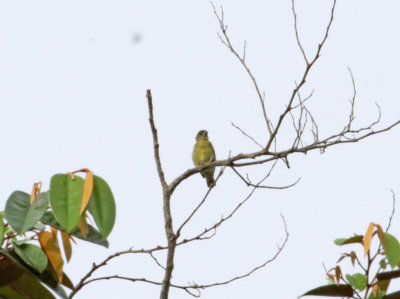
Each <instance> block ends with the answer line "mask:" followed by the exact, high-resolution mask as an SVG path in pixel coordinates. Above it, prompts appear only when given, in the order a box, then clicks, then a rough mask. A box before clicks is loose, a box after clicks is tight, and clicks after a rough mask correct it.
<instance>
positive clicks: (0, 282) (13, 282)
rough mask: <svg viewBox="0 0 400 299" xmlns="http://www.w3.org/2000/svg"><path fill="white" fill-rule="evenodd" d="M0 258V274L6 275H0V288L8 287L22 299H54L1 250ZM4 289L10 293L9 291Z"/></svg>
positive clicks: (31, 275) (27, 272)
mask: <svg viewBox="0 0 400 299" xmlns="http://www.w3.org/2000/svg"><path fill="white" fill-rule="evenodd" d="M0 257H1V259H0V273H7V274H6V275H0V287H2V286H8V287H10V288H12V289H13V291H14V292H15V293H17V294H18V295H20V296H22V298H29V299H55V297H54V296H53V294H51V293H50V292H49V290H47V289H46V288H45V287H44V286H43V285H42V284H41V283H40V282H39V281H38V279H37V278H36V277H35V275H33V274H32V273H30V272H29V271H28V270H26V269H25V268H24V267H23V266H21V265H20V264H19V263H18V262H17V261H16V260H15V259H13V258H11V257H10V256H9V255H8V254H5V253H4V251H3V250H1V252H0ZM5 289H6V290H5V291H7V292H8V293H10V290H9V289H7V288H5ZM3 291H4V289H3ZM10 298H14V297H10ZM15 298H20V297H19V296H18V297H15Z"/></svg>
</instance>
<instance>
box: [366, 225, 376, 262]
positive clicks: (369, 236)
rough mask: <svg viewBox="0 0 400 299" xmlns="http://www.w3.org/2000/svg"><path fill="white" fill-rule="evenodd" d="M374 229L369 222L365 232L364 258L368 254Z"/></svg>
mask: <svg viewBox="0 0 400 299" xmlns="http://www.w3.org/2000/svg"><path fill="white" fill-rule="evenodd" d="M374 227H375V223H373V222H371V223H370V224H369V226H368V229H367V232H366V233H365V236H364V256H366V255H367V253H368V252H369V248H370V247H371V240H372V234H373V233H374Z"/></svg>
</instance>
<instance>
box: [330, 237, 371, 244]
mask: <svg viewBox="0 0 400 299" xmlns="http://www.w3.org/2000/svg"><path fill="white" fill-rule="evenodd" d="M363 238H364V236H361V235H357V236H353V237H350V238H340V239H336V240H335V241H334V242H335V244H336V245H339V246H342V245H346V244H353V243H361V241H362V240H363Z"/></svg>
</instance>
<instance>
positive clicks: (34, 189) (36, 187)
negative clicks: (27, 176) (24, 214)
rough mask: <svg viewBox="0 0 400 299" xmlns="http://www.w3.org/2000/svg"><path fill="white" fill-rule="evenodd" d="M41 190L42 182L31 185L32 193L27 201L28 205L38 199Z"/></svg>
mask: <svg viewBox="0 0 400 299" xmlns="http://www.w3.org/2000/svg"><path fill="white" fill-rule="evenodd" d="M41 189H42V182H39V183H33V187H32V191H31V199H30V201H29V203H30V204H32V203H33V202H34V201H36V200H37V199H38V197H39V194H40V190H41Z"/></svg>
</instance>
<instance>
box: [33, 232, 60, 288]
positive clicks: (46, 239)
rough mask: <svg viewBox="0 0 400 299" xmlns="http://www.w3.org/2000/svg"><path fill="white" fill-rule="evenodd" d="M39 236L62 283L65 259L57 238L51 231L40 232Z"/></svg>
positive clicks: (41, 244)
mask: <svg viewBox="0 0 400 299" xmlns="http://www.w3.org/2000/svg"><path fill="white" fill-rule="evenodd" d="M38 237H39V242H40V246H41V247H42V249H43V251H44V252H45V253H46V255H47V258H48V259H49V261H50V264H51V265H52V266H53V269H54V270H55V272H56V274H57V280H58V283H61V282H62V278H63V260H62V257H61V252H60V247H59V246H58V242H57V238H55V237H54V235H53V234H52V233H50V232H40V233H38Z"/></svg>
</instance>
